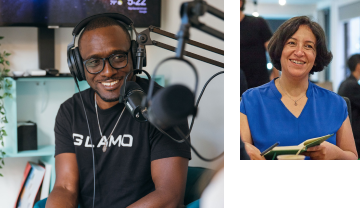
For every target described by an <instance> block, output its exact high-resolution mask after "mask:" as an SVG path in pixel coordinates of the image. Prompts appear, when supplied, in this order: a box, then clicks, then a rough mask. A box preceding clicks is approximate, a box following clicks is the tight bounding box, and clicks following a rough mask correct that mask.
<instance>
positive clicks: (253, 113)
mask: <svg viewBox="0 0 360 208" xmlns="http://www.w3.org/2000/svg"><path fill="white" fill-rule="evenodd" d="M306 96H307V98H308V100H307V102H306V104H305V107H304V109H303V110H302V112H301V114H300V116H299V117H298V118H296V117H295V116H294V115H293V114H292V113H291V112H290V111H289V110H288V109H287V108H286V107H285V105H284V104H283V103H282V101H281V97H282V95H281V94H280V92H279V91H278V90H277V88H276V86H275V82H274V80H272V81H270V82H269V83H267V84H264V85H262V86H259V87H256V88H251V89H249V90H247V91H246V92H245V93H244V94H243V96H242V99H241V102H240V112H241V113H243V114H245V115H246V116H247V119H248V122H249V127H250V131H251V136H252V139H253V143H254V145H255V147H257V148H258V149H259V150H260V151H261V152H262V151H264V150H265V149H267V148H268V147H270V146H271V145H273V144H274V143H276V142H280V144H279V146H290V145H299V144H300V143H302V142H303V141H305V140H307V139H311V138H315V137H320V136H324V135H327V134H334V135H333V136H332V137H330V138H329V139H328V140H326V141H328V142H330V143H332V144H335V145H336V132H337V131H338V130H339V128H340V127H341V125H342V124H343V122H344V121H345V119H346V118H347V116H348V111H347V105H346V102H345V100H344V99H343V98H342V97H341V96H339V95H338V94H336V93H334V92H331V91H329V90H326V89H324V88H321V87H319V86H317V85H315V84H313V83H312V82H310V81H309V87H308V89H307V91H306Z"/></svg>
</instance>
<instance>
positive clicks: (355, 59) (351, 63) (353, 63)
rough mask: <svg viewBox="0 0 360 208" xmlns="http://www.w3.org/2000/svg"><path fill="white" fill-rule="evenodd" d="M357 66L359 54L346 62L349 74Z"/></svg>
mask: <svg viewBox="0 0 360 208" xmlns="http://www.w3.org/2000/svg"><path fill="white" fill-rule="evenodd" d="M358 64H360V54H354V55H352V56H351V57H350V58H349V60H348V61H347V65H348V67H349V69H350V71H351V72H353V71H355V69H356V66H357V65H358Z"/></svg>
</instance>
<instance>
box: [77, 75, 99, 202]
mask: <svg viewBox="0 0 360 208" xmlns="http://www.w3.org/2000/svg"><path fill="white" fill-rule="evenodd" d="M74 80H75V83H76V86H77V88H78V90H79V95H80V99H81V103H82V105H83V108H84V113H85V117H86V123H87V126H88V130H89V137H90V142H91V153H92V159H93V175H94V195H93V208H94V207H95V157H94V145H93V141H92V136H91V132H90V125H89V119H88V117H87V114H86V109H85V105H84V100H83V99H82V96H81V91H80V87H79V84H78V82H77V80H76V77H75V76H74ZM95 102H96V100H95Z"/></svg>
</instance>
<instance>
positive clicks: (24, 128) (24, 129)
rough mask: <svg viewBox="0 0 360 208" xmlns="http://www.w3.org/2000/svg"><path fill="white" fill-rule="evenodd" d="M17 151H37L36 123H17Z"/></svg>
mask: <svg viewBox="0 0 360 208" xmlns="http://www.w3.org/2000/svg"><path fill="white" fill-rule="evenodd" d="M17 132H18V151H24V150H37V126H36V123H34V122H31V121H27V122H18V129H17Z"/></svg>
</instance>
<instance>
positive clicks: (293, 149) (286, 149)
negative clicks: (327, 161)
mask: <svg viewBox="0 0 360 208" xmlns="http://www.w3.org/2000/svg"><path fill="white" fill-rule="evenodd" d="M333 135H334V134H328V135H325V136H322V137H317V138H313V139H308V140H306V141H304V142H303V143H301V144H299V145H297V146H280V147H279V146H278V147H274V149H272V150H271V151H269V152H268V153H266V154H265V155H264V157H265V158H266V159H275V158H276V156H277V155H295V154H296V153H298V151H300V153H302V152H305V151H306V150H307V148H309V147H314V146H317V145H319V144H321V143H322V142H323V141H325V140H327V139H328V138H330V137H331V136H333ZM300 153H299V154H300Z"/></svg>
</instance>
